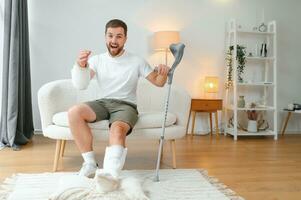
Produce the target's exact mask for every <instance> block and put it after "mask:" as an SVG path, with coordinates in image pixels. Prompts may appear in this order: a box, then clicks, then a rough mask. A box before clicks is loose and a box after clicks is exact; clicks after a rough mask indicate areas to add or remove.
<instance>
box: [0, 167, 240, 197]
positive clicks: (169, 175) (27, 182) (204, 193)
mask: <svg viewBox="0 0 301 200" xmlns="http://www.w3.org/2000/svg"><path fill="white" fill-rule="evenodd" d="M70 174H74V172H58V173H40V174H16V175H14V176H12V177H10V178H7V179H6V180H5V181H4V183H3V184H2V185H1V187H0V200H4V199H5V200H19V199H22V200H26V199H28V200H29V199H30V200H46V199H48V198H49V196H50V195H51V194H53V193H54V192H55V190H56V189H57V185H58V181H59V179H60V178H61V177H62V176H64V175H70ZM123 176H124V177H128V176H135V177H137V178H139V179H140V180H141V181H142V186H143V189H144V191H145V192H146V194H147V196H148V197H149V198H150V199H151V200H180V199H181V200H182V199H189V200H201V199H204V200H229V199H233V200H241V199H243V198H241V197H239V196H237V195H236V194H235V193H234V192H233V191H232V190H230V189H229V188H227V187H226V186H225V185H223V184H222V183H219V182H218V180H217V179H215V178H212V177H208V175H207V173H206V171H204V170H194V169H176V170H172V169H163V170H160V182H153V179H154V170H128V171H127V170H124V171H123ZM101 199H106V200H109V199H112V198H108V197H104V198H101Z"/></svg>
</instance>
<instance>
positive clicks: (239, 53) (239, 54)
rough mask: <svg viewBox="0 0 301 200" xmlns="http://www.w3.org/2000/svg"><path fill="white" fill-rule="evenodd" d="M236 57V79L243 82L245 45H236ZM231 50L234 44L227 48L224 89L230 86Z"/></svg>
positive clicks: (231, 70) (231, 71)
mask: <svg viewBox="0 0 301 200" xmlns="http://www.w3.org/2000/svg"><path fill="white" fill-rule="evenodd" d="M236 48H237V49H236V59H237V63H238V65H237V79H238V81H239V82H243V77H242V75H243V73H244V69H245V64H246V47H244V46H242V45H237V47H236ZM233 50H234V46H233V45H232V46H229V49H228V51H227V55H226V63H227V68H228V70H227V82H226V89H228V88H230V87H231V86H232V83H233V80H232V73H233V61H232V56H233Z"/></svg>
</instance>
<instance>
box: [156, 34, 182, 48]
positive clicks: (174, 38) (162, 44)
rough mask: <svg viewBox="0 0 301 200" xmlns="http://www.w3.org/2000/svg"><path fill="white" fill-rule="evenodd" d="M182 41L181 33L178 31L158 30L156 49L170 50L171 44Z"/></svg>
mask: <svg viewBox="0 0 301 200" xmlns="http://www.w3.org/2000/svg"><path fill="white" fill-rule="evenodd" d="M179 41H180V34H179V32H178V31H158V32H155V34H154V49H155V50H159V51H160V50H162V51H163V50H164V51H166V50H168V49H169V45H170V44H173V43H178V42H179Z"/></svg>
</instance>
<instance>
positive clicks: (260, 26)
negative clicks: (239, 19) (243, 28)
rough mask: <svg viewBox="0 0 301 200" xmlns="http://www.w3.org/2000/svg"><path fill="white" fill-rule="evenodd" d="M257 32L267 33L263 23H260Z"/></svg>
mask: <svg viewBox="0 0 301 200" xmlns="http://www.w3.org/2000/svg"><path fill="white" fill-rule="evenodd" d="M258 30H259V31H260V32H267V30H268V27H267V25H265V23H264V22H262V23H261V24H260V25H259V27H258Z"/></svg>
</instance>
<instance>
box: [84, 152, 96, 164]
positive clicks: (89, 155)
mask: <svg viewBox="0 0 301 200" xmlns="http://www.w3.org/2000/svg"><path fill="white" fill-rule="evenodd" d="M82 156H83V159H84V161H85V162H86V163H91V164H96V160H95V155H94V152H93V151H88V152H85V153H82Z"/></svg>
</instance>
